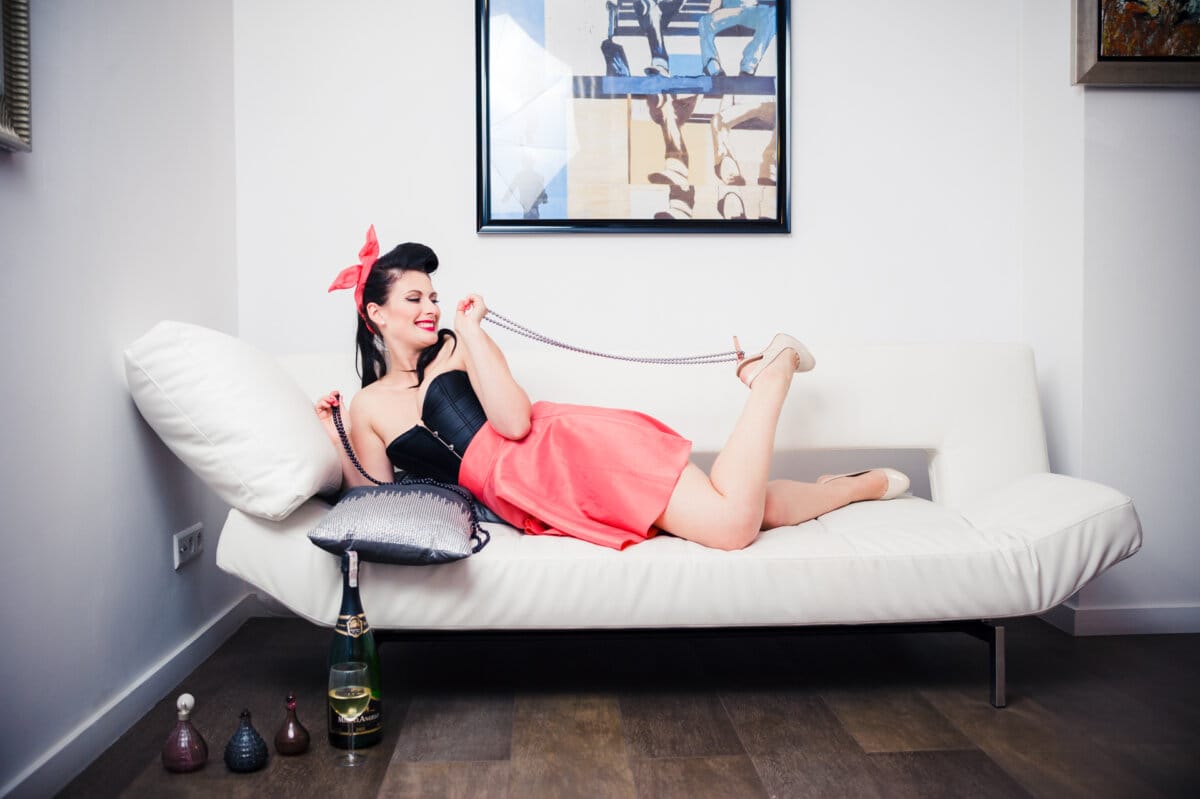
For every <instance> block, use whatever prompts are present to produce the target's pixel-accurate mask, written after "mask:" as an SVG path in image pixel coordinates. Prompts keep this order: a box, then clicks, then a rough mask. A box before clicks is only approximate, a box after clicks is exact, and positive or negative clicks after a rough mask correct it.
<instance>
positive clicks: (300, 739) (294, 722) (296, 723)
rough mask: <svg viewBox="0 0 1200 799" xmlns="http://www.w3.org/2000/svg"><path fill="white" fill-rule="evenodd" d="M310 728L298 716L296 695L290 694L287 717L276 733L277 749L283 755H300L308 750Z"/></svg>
mask: <svg viewBox="0 0 1200 799" xmlns="http://www.w3.org/2000/svg"><path fill="white" fill-rule="evenodd" d="M308 742H309V735H308V730H306V729H304V725H303V724H301V723H300V719H298V718H296V697H295V696H293V695H292V694H288V698H287V717H286V718H284V720H283V726H282V727H280V728H279V732H277V733H275V751H276V752H278V753H279V754H281V755H299V754H303V753H304V752H307V751H308Z"/></svg>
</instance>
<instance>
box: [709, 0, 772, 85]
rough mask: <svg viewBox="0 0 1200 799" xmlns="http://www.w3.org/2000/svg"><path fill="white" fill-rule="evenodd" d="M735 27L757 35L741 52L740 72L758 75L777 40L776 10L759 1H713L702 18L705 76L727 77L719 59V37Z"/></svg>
mask: <svg viewBox="0 0 1200 799" xmlns="http://www.w3.org/2000/svg"><path fill="white" fill-rule="evenodd" d="M735 25H740V26H742V27H744V28H749V29H750V30H752V31H753V32H754V35H753V36H751V38H750V41H749V42H747V43H746V46H745V48H744V49H743V50H742V62H741V64H740V66H739V72H740V73H741V74H742V75H753V74H754V73H755V72H756V71H758V62H759V61H761V60H762V57H763V53H765V52H766V51H767V45H769V44H770V43H771V39H773V38H774V37H775V6H760V5H759V4H758V0H713V2H712V5H710V6H709V8H708V13H707V14H704V15H702V16H701V17H700V23H699V33H700V60H701V61H702V62H703V64H704V74H706V75H713V76H716V75H724V74H725V70H724V69H723V68H722V67H721V59H720V58H719V57H718V56H717V34H718V33H720V32H721V31H723V30H726V29H728V28H732V27H734V26H735Z"/></svg>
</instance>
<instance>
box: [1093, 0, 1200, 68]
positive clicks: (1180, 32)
mask: <svg viewBox="0 0 1200 799" xmlns="http://www.w3.org/2000/svg"><path fill="white" fill-rule="evenodd" d="M1138 5H1140V4H1122V3H1121V2H1120V0H1073V2H1072V5H1071V31H1072V39H1071V83H1072V84H1081V85H1084V86H1113V87H1136V86H1157V87H1180V88H1186V87H1196V86H1200V11H1197V12H1195V14H1194V15H1193V14H1191V13H1189V14H1185V15H1180V14H1178V13H1165V12H1161V11H1160V12H1159V13H1158V14H1155V15H1153V16H1152V15H1151V13H1150V11H1149V9H1148V7H1145V6H1142V7H1141V8H1140V9H1139V8H1135V7H1134V6H1138ZM1168 5H1169V4H1168ZM1172 29H1173V30H1172ZM1106 31H1107V33H1108V36H1107V37H1106ZM1181 42H1182V43H1185V44H1186V43H1188V42H1190V43H1191V44H1190V47H1189V49H1188V50H1187V51H1184V52H1180V51H1178V50H1176V51H1174V52H1172V51H1171V50H1170V47H1172V46H1174V47H1178V46H1179V45H1180V43H1181ZM1118 44H1119V45H1120V46H1121V47H1124V48H1129V49H1132V50H1141V52H1136V53H1135V52H1105V50H1106V47H1111V48H1112V49H1114V50H1116V49H1117V48H1116V45H1118ZM1164 46H1165V47H1166V48H1167V49H1166V51H1165V52H1163V48H1164ZM1143 47H1144V49H1143Z"/></svg>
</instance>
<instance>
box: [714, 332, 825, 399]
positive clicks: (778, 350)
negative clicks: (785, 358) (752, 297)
mask: <svg viewBox="0 0 1200 799" xmlns="http://www.w3.org/2000/svg"><path fill="white" fill-rule="evenodd" d="M733 341H734V347H735V349H737V350H738V351H739V352H740V351H741V347H740V346H738V344H737V337H736V336H735V337H734V339H733ZM784 350H795V351H796V354H797V355H798V356H800V363H799V364H798V365H797V366H796V371H797V372H807V371H808V370H809V369H812V368H813V367H814V366H816V365H817V359H816V358H814V357H813V356H812V353H811V352H809V351H808V347H805V346H804V345H803V344H801V343H800V341H799V340H798V339H795V338H793V337H792V336H789V335H788V334H787V333H776V334H775V338H773V339H771V343H770V344H768V345H767V348H766V349H765V350H763V351H762V352H760V353H757V354H755V355H748V356H746V357H745V358H743V359H742V360H741V361H740V362H738V365H737V376H738V377H739V378H740V379H741V381H742V382H743V383H745V384H746V386H747V387H749V386H751V385H752V384H753V383H754V378H756V377H758V375H759V373H760V372H761V371H762V370H763V369H766V368H767V366H768V365H769V364H770V363H771V362H772V361H774V360H775V359H776V358H778V357H779V356H780V355H782V354H783V351H784ZM746 367H751V368H749V369H747V368H746Z"/></svg>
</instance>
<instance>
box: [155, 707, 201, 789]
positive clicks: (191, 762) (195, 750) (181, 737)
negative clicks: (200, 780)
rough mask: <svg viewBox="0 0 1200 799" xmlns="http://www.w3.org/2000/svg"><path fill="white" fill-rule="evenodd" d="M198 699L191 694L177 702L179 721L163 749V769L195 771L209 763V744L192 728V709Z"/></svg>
mask: <svg viewBox="0 0 1200 799" xmlns="http://www.w3.org/2000/svg"><path fill="white" fill-rule="evenodd" d="M195 706H196V699H195V697H193V696H192V695H191V694H182V695H181V696H180V697H179V699H178V700H177V701H176V702H175V709H176V710H178V711H179V720H178V721H176V722H175V726H174V727H173V728H172V729H171V734H170V735H168V736H167V740H166V742H165V743H164V744H163V748H162V762H163V768H165V769H166V770H167V771H178V772H186V771H195V770H196V769H198V768H203V767H204V764H205V763H207V762H208V744H206V743H204V738H202V737H201V736H200V733H199V732H198V731H197V730H196V728H195V727H193V726H192V722H191V715H192V708H194V707H195Z"/></svg>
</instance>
